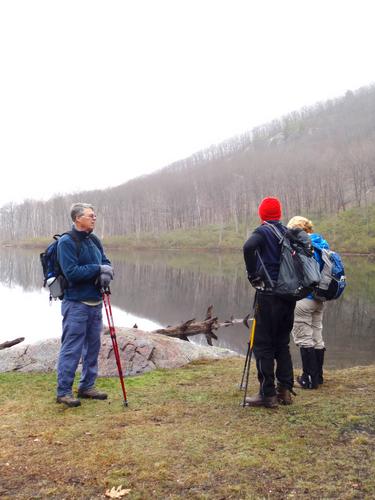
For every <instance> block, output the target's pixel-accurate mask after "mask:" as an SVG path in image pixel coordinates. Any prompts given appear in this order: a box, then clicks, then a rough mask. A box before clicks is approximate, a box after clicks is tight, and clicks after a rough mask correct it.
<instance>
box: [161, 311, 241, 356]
mask: <svg viewBox="0 0 375 500" xmlns="http://www.w3.org/2000/svg"><path fill="white" fill-rule="evenodd" d="M212 311H213V306H212V305H211V306H209V307H208V309H207V313H206V318H205V319H204V320H202V321H196V320H195V318H193V319H189V320H188V321H185V322H184V323H182V324H181V325H175V326H167V327H166V328H160V329H159V330H154V331H153V332H152V333H160V334H162V335H167V336H168V337H176V338H180V339H181V340H189V339H188V337H190V336H193V335H201V334H203V335H205V336H206V339H207V343H208V345H211V346H212V339H215V340H217V335H216V334H215V333H214V331H216V330H218V329H219V328H220V327H228V326H232V325H235V324H238V323H243V320H242V319H235V318H233V317H232V318H231V319H230V320H226V321H224V322H222V323H220V322H219V320H218V317H217V316H213V315H212Z"/></svg>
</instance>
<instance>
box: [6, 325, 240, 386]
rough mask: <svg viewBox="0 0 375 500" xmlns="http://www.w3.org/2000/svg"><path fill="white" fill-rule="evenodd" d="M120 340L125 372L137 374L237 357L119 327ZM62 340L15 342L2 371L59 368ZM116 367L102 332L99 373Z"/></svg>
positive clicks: (114, 372)
mask: <svg viewBox="0 0 375 500" xmlns="http://www.w3.org/2000/svg"><path fill="white" fill-rule="evenodd" d="M116 337H117V343H118V347H119V351H120V358H121V363H122V367H123V371H124V374H125V375H138V374H141V373H145V372H148V371H150V370H154V369H155V368H178V367H180V366H184V365H186V364H188V363H190V362H191V361H194V360H197V359H220V358H228V357H234V356H238V354H236V353H235V352H233V351H230V350H229V349H223V348H220V347H211V346H201V345H197V344H192V343H190V342H186V341H184V340H179V339H175V338H171V337H166V336H165V335H160V334H157V333H149V332H144V331H142V330H137V329H129V328H116ZM59 349H60V339H49V340H44V341H41V342H38V343H35V344H30V345H22V344H21V345H16V346H13V347H10V348H9V349H5V350H2V351H0V373H1V372H11V371H20V372H50V371H53V370H55V369H56V361H57V356H58V352H59ZM117 374H118V372H117V366H116V361H115V356H114V352H113V346H112V340H111V337H110V336H109V334H108V333H107V334H103V338H102V348H101V350H100V356H99V376H101V377H112V376H116V375H117Z"/></svg>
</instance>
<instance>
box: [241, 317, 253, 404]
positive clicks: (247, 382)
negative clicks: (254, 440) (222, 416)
mask: <svg viewBox="0 0 375 500" xmlns="http://www.w3.org/2000/svg"><path fill="white" fill-rule="evenodd" d="M255 327H256V319H255V312H254V319H253V323H252V325H251V333H250V340H249V347H248V352H249V356H248V361H247V366H246V379H245V380H246V382H245V388H244V394H243V401H242V406H243V407H245V406H246V396H247V388H248V385H249V375H250V361H251V356H252V354H253V347H254V335H255ZM241 387H242V385H241Z"/></svg>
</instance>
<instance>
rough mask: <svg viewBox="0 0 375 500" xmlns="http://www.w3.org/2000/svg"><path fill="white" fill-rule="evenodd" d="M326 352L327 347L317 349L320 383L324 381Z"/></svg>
mask: <svg viewBox="0 0 375 500" xmlns="http://www.w3.org/2000/svg"><path fill="white" fill-rule="evenodd" d="M324 352H325V348H323V349H315V355H316V361H317V364H318V384H319V385H322V383H323V364H324Z"/></svg>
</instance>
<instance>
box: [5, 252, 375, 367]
mask: <svg viewBox="0 0 375 500" xmlns="http://www.w3.org/2000/svg"><path fill="white" fill-rule="evenodd" d="M107 253H108V256H109V257H110V259H111V260H112V263H113V265H114V268H115V280H114V282H113V286H112V295H111V301H112V308H113V316H114V321H115V324H116V325H118V326H127V327H132V326H133V325H134V323H137V325H138V327H139V328H141V329H144V330H153V329H156V328H158V327H160V326H167V325H174V324H178V323H180V322H183V321H186V320H188V319H191V318H196V319H203V318H204V317H205V313H206V310H207V307H208V306H209V305H211V304H212V305H213V306H214V314H215V315H217V316H218V317H219V320H220V321H224V320H226V319H230V317H231V316H234V317H235V318H243V317H244V316H246V314H247V313H249V312H251V307H252V301H253V291H252V289H251V287H250V285H249V283H248V281H247V279H246V276H245V272H244V264H243V260H242V255H241V253H240V252H233V253H228V254H218V253H210V254H207V253H192V252H189V253H187V252H178V253H177V252H168V251H165V252H131V253H129V252H123V251H122V252H119V251H109V252H107ZM344 263H345V268H346V274H347V279H348V286H347V288H346V290H345V293H344V296H343V297H342V298H341V299H340V300H338V301H335V302H330V303H329V304H327V308H326V312H325V316H324V332H323V336H324V339H325V342H326V347H327V353H326V365H327V367H331V368H335V367H336V368H339V367H349V366H356V365H366V364H372V363H374V355H375V306H374V302H375V263H374V261H371V260H369V259H367V258H365V257H356V258H353V257H351V258H349V257H344ZM41 285H42V276H41V267H40V263H39V251H26V250H16V249H7V248H5V249H2V250H1V251H0V300H1V307H2V328H1V329H0V330H1V331H0V342H2V341H5V340H11V339H13V338H16V337H19V336H23V337H25V343H32V342H36V341H38V340H41V339H45V338H50V337H59V336H60V330H61V315H60V302H59V301H57V302H52V304H51V305H49V301H48V292H47V291H46V290H44V289H43V288H41ZM217 335H218V341H216V342H215V341H214V345H219V346H222V347H228V348H230V349H233V350H234V351H236V352H238V353H241V354H244V353H246V348H247V340H248V332H247V330H246V329H245V327H244V326H243V325H236V326H233V327H229V328H221V329H219V330H218V332H217ZM194 341H196V342H202V343H205V339H204V338H197V337H195V338H194ZM292 344H293V342H291V346H292V354H293V358H294V360H295V365H296V366H299V356H298V353H297V350H296V349H295V347H294V346H293V345H292Z"/></svg>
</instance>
